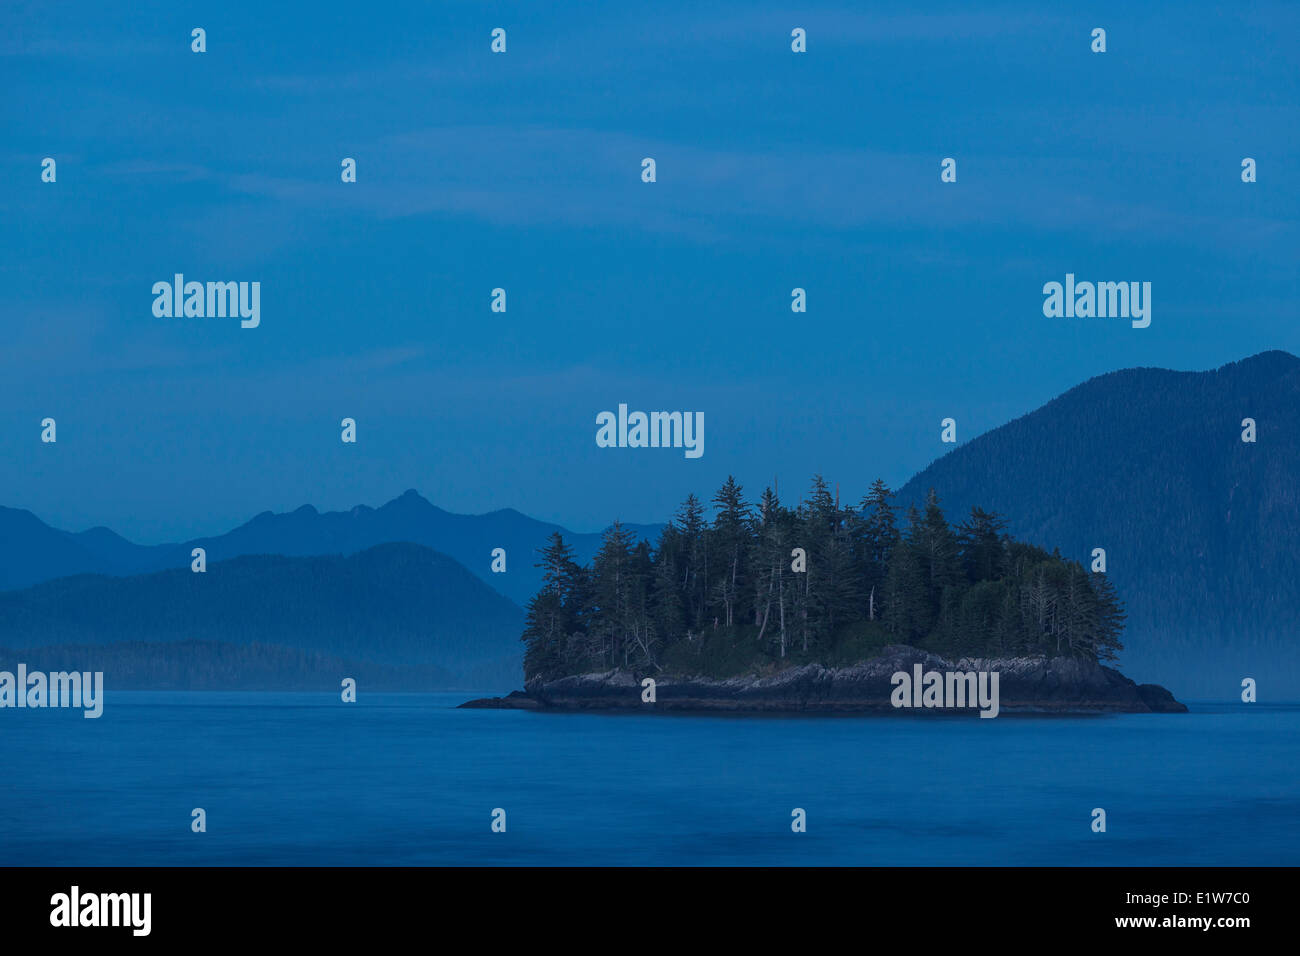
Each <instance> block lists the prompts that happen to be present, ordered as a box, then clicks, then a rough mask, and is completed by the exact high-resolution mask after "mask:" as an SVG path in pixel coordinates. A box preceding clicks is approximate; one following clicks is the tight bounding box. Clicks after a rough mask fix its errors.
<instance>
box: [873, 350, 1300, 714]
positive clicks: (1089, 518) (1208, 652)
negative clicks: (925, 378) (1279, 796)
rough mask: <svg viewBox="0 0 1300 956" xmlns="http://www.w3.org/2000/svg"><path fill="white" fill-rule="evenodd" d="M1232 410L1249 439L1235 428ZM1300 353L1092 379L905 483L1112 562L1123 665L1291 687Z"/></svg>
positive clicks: (1181, 681) (1206, 682) (908, 497)
mask: <svg viewBox="0 0 1300 956" xmlns="http://www.w3.org/2000/svg"><path fill="white" fill-rule="evenodd" d="M1244 418H1253V419H1255V421H1256V425H1257V441H1256V442H1255V443H1253V444H1252V443H1246V442H1243V441H1242V440H1241V436H1242V425H1241V422H1242V420H1243V419H1244ZM1298 429H1300V358H1296V357H1295V356H1294V355H1291V354H1289V353H1286V352H1276V351H1275V352H1265V353H1261V354H1259V355H1256V356H1253V357H1251V358H1248V359H1243V360H1242V361H1239V362H1233V363H1230V364H1228V365H1224V366H1223V367H1221V368H1219V369H1216V370H1213V371H1208V372H1175V371H1169V370H1167V369H1154V368H1137V369H1125V370H1122V371H1118V372H1112V373H1109V374H1107V375H1102V376H1098V377H1097V378H1093V379H1091V380H1089V381H1087V382H1085V383H1083V384H1081V385H1079V386H1076V387H1075V388H1072V389H1070V390H1069V391H1068V392H1065V393H1064V394H1063V395H1061V396H1059V397H1058V398H1056V399H1053V400H1052V401H1050V402H1048V403H1047V404H1045V405H1044V406H1042V407H1041V408H1039V409H1037V410H1035V411H1033V412H1030V413H1029V414H1027V415H1024V416H1022V417H1020V418H1017V419H1015V420H1014V421H1011V422H1009V423H1007V424H1006V425H1003V426H1001V427H999V428H995V429H993V430H992V431H990V432H987V433H985V434H984V435H981V436H979V437H978V438H975V439H973V440H972V441H970V442H969V443H967V444H965V445H960V446H958V447H957V448H955V449H954V450H953V451H951V452H949V453H948V454H947V455H945V456H944V457H942V458H940V459H938V460H937V461H935V462H934V463H932V464H931V465H930V466H929V467H928V468H926V469H924V470H923V471H921V472H920V473H919V474H917V475H916V476H915V477H914V478H912V479H911V481H909V482H908V483H907V484H906V485H904V486H903V488H902V489H901V490H900V491H899V494H898V501H899V503H900V505H903V506H906V505H907V504H909V503H912V502H918V503H919V502H921V501H922V500H923V499H924V495H925V493H926V491H928V489H930V488H932V487H933V488H935V489H936V490H937V491H938V493H939V496H940V498H941V499H942V501H943V506H944V509H945V511H946V512H947V513H948V514H950V515H952V516H959V515H962V514H964V513H966V512H967V511H968V510H969V508H970V506H971V505H972V504H980V505H982V506H984V507H989V508H993V509H995V510H997V511H999V512H1001V513H1002V514H1003V515H1005V517H1006V518H1007V520H1008V531H1010V532H1011V533H1012V534H1014V535H1016V536H1017V537H1019V538H1023V539H1024V540H1027V541H1030V542H1034V543H1039V544H1042V545H1045V546H1053V545H1056V546H1059V547H1060V549H1061V552H1062V554H1063V555H1065V556H1066V557H1068V558H1074V559H1077V560H1080V561H1083V562H1084V564H1085V566H1088V565H1089V564H1090V563H1091V552H1092V549H1093V548H1097V547H1101V548H1105V549H1106V559H1107V572H1108V574H1109V575H1110V577H1111V579H1112V580H1113V581H1114V583H1115V585H1116V587H1117V589H1118V591H1119V593H1120V595H1121V597H1122V598H1123V599H1124V601H1125V603H1126V605H1127V607H1128V614H1129V617H1128V627H1127V630H1126V633H1125V637H1124V643H1125V645H1126V651H1125V652H1124V654H1123V655H1121V665H1122V666H1123V667H1124V669H1125V671H1126V672H1127V673H1129V674H1130V676H1133V677H1138V678H1139V679H1152V680H1160V681H1161V682H1162V683H1165V684H1167V685H1168V686H1170V687H1171V688H1172V689H1173V690H1174V691H1175V693H1179V694H1181V695H1188V694H1192V695H1196V694H1204V695H1212V696H1220V697H1221V696H1226V695H1229V694H1231V693H1232V688H1233V687H1235V686H1238V685H1239V684H1240V679H1241V678H1242V677H1247V676H1249V677H1254V678H1256V679H1257V680H1266V681H1272V685H1273V686H1272V690H1273V692H1274V693H1278V692H1282V691H1285V692H1286V693H1290V694H1294V692H1295V691H1296V690H1297V689H1300V660H1298V658H1300V643H1298V642H1297V641H1296V639H1295V632H1296V627H1297V623H1296V622H1297V621H1298V620H1300V573H1297V572H1300V489H1298V488H1297V476H1300V437H1298V435H1300V432H1298Z"/></svg>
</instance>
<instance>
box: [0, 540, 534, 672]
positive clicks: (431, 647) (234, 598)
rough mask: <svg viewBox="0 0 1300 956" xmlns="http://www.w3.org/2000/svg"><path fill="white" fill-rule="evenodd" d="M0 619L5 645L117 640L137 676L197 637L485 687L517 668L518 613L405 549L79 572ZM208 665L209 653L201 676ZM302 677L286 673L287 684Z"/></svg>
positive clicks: (439, 558)
mask: <svg viewBox="0 0 1300 956" xmlns="http://www.w3.org/2000/svg"><path fill="white" fill-rule="evenodd" d="M0 621H3V622H4V624H3V629H2V635H3V636H2V637H0V646H3V647H6V648H10V649H17V648H43V649H45V650H46V651H47V652H49V651H50V648H51V646H56V645H65V646H68V645H76V646H87V645H90V646H100V647H110V646H111V647H116V648H118V650H119V652H120V656H119V658H118V661H119V663H121V664H122V666H123V668H124V671H128V672H136V671H140V670H144V671H146V672H147V671H150V670H151V669H153V670H158V669H159V668H162V670H164V671H165V670H166V667H165V666H164V665H163V664H160V663H159V662H160V661H162V660H164V659H165V658H166V657H167V654H168V652H166V651H164V650H162V649H160V646H161V645H169V644H175V643H178V642H200V643H202V644H204V645H205V646H206V648H207V649H208V650H211V651H212V653H214V654H218V655H220V654H226V653H228V652H227V651H226V650H224V648H229V647H231V646H237V647H243V648H251V647H254V646H260V647H263V648H278V649H280V650H279V651H277V652H275V653H276V654H277V655H279V656H284V652H288V651H292V652H295V653H296V652H302V653H307V654H314V655H323V656H324V657H326V658H330V659H331V660H337V661H346V662H354V663H355V664H360V665H366V666H367V667H369V668H370V669H371V671H372V672H373V673H374V674H376V675H382V676H384V678H385V679H386V680H387V678H388V677H389V676H391V674H392V673H393V671H394V670H395V669H399V668H414V669H417V670H419V671H420V672H421V673H422V674H423V675H424V676H425V678H426V679H429V680H437V681H438V682H439V683H441V684H444V685H445V684H446V683H448V682H450V681H453V680H458V683H459V684H460V686H467V685H468V684H469V683H471V682H472V681H471V680H470V678H473V679H474V680H476V681H477V682H478V683H479V684H480V686H481V685H482V683H483V681H484V680H485V679H486V678H487V677H489V676H490V675H493V674H500V675H502V676H504V674H505V673H506V672H507V670H508V669H510V668H513V670H514V671H515V672H517V670H518V666H519V660H520V657H521V648H520V645H519V632H520V630H521V629H522V626H523V614H522V612H521V611H520V609H519V608H518V607H517V606H516V605H515V604H513V603H512V602H511V601H509V600H508V599H507V598H505V597H502V596H501V595H499V594H497V593H496V592H494V591H492V590H491V589H490V588H488V587H487V586H486V585H484V584H483V583H482V582H480V581H478V580H477V579H476V578H475V577H474V576H473V575H471V574H470V573H469V572H468V571H467V570H466V569H465V568H463V567H462V566H461V565H460V564H459V563H457V562H456V561H454V560H453V559H451V558H449V557H448V556H446V555H444V554H439V553H438V552H435V551H431V550H430V549H428V548H425V547H422V546H420V545H414V544H409V543H396V544H385V545H379V546H377V547H374V548H371V549H368V550H366V551H363V552H359V553H357V554H353V555H350V556H346V557H344V556H339V555H328V556H309V557H292V556H283V555H248V556H243V557H239V558H234V559H231V560H230V561H223V562H216V563H214V564H209V565H208V569H207V571H206V573H203V574H196V573H194V572H192V571H191V570H190V568H189V567H188V565H187V566H186V567H184V568H183V569H171V570H167V571H159V572H154V573H152V574H146V575H137V576H133V577H124V578H115V577H108V576H104V575H76V576H73V577H67V578H61V579H58V580H55V581H50V582H46V583H43V584H40V585H37V586H35V587H33V588H29V589H27V590H24V591H11V592H6V593H3V594H0ZM135 645H154V650H152V651H146V650H143V649H141V648H140V647H136V648H135V649H134V650H131V648H130V647H129V646H135ZM213 649H215V650H213ZM46 656H48V654H47V655H46ZM92 656H93V655H92ZM236 656H239V657H240V662H239V667H240V668H242V669H243V671H244V672H247V673H257V672H258V668H259V665H258V659H259V658H258V655H251V654H250V653H248V652H247V651H245V652H241V654H239V655H236ZM266 656H267V655H266V654H263V655H261V657H266ZM292 656H293V655H292V654H290V655H289V657H292ZM289 657H286V659H289ZM277 659H278V657H277ZM295 659H296V658H295ZM28 663H29V664H31V665H32V666H38V664H39V662H37V661H28ZM87 666H89V665H82V666H80V667H79V669H82V670H84V669H86V667H87ZM213 666H214V665H213V662H212V660H210V659H208V658H205V659H202V660H198V661H196V662H195V666H194V670H195V672H201V671H204V670H205V669H210V668H211V667H213ZM316 669H318V670H319V668H316ZM353 669H355V667H354V668H353ZM263 670H264V668H263ZM444 675H445V679H444ZM300 676H301V675H295V674H289V673H286V674H285V681H286V682H287V683H288V684H296V682H297V680H298V678H299V677H300ZM339 676H340V677H342V676H356V675H355V674H341V675H339ZM494 683H495V681H494Z"/></svg>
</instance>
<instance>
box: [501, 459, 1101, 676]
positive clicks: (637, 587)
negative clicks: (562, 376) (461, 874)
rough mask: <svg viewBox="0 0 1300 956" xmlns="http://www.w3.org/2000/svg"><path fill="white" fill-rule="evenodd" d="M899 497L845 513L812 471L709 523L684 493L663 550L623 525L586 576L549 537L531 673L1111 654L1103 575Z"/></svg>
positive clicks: (732, 494)
mask: <svg viewBox="0 0 1300 956" xmlns="http://www.w3.org/2000/svg"><path fill="white" fill-rule="evenodd" d="M892 497H893V493H892V492H891V491H890V490H889V488H888V487H886V485H885V483H884V482H883V481H879V480H877V481H876V482H875V483H874V484H873V485H872V486H871V490H870V491H869V492H868V493H867V495H866V496H865V497H864V498H863V500H862V502H861V504H860V506H858V507H857V508H854V507H851V506H849V507H843V508H841V507H840V506H839V502H838V493H835V494H832V492H831V490H830V488H829V487H828V485H827V483H826V482H825V481H824V480H823V479H822V478H821V476H818V477H816V478H814V479H813V483H812V489H811V491H810V492H809V494H808V496H807V498H806V499H805V500H804V501H802V502H800V503H799V504H798V505H796V506H795V507H793V508H789V507H786V506H785V505H783V504H782V503H781V501H780V500H779V499H778V497H777V495H776V493H775V492H773V491H772V490H771V489H770V488H769V489H767V490H766V491H764V492H763V495H762V497H761V499H760V500H759V501H758V503H757V504H750V503H747V502H746V501H745V499H744V496H743V494H742V489H741V487H740V485H738V484H737V483H736V481H735V480H734V479H733V478H728V479H727V481H726V483H725V484H724V485H723V486H722V488H721V489H720V490H719V491H718V493H717V494H716V495H714V496H713V500H712V512H713V514H712V517H711V519H710V517H709V515H708V514H707V513H706V509H705V506H704V505H703V504H702V503H701V502H700V501H699V499H698V498H696V497H695V496H694V495H691V496H690V497H688V498H687V499H686V502H685V503H684V504H683V505H682V507H681V509H680V510H679V511H678V513H677V514H676V516H674V517H673V519H672V520H671V521H670V522H669V523H668V524H667V526H666V527H665V528H664V529H663V532H662V534H661V535H660V537H659V541H658V543H657V544H656V545H655V546H653V547H652V546H651V545H650V544H649V542H646V541H643V540H638V539H637V538H636V536H635V535H634V534H633V533H632V532H631V531H629V530H627V529H625V528H623V527H622V526H621V525H620V524H618V523H615V524H614V525H613V526H612V527H610V528H609V529H608V530H607V531H606V532H605V534H604V540H603V542H602V545H601V548H600V550H599V552H598V553H597V554H596V556H595V558H594V559H593V561H592V563H591V565H590V566H589V567H583V566H581V565H579V564H578V563H577V562H576V561H575V560H574V557H573V552H572V551H571V550H570V548H569V547H568V545H566V544H565V543H564V540H563V537H562V536H561V535H560V534H559V533H555V534H552V535H551V538H550V542H549V544H548V546H547V547H546V548H544V549H543V550H542V551H541V552H540V554H541V561H540V563H539V564H538V567H540V568H541V569H542V570H543V572H544V584H543V587H542V589H541V591H539V592H538V593H537V595H536V596H535V597H533V599H532V600H531V601H530V602H529V605H528V617H527V624H526V627H525V630H524V634H523V641H524V644H525V648H526V650H525V655H524V672H525V677H526V678H527V679H531V678H534V677H541V678H546V679H551V678H556V677H561V676H566V675H570V674H579V673H588V672H591V671H601V670H608V669H610V668H613V667H623V668H630V669H632V670H635V671H637V672H639V673H651V674H653V673H659V672H670V673H689V674H703V675H708V676H715V677H721V676H728V675H732V674H738V673H745V672H754V671H765V670H766V671H770V670H773V669H776V668H779V667H781V666H784V665H788V664H798V663H806V662H811V661H817V662H819V663H822V664H826V665H828V666H835V665H839V666H842V665H845V664H849V663H852V662H854V661H856V660H861V659H864V658H866V657H870V656H872V655H873V653H875V652H877V651H878V650H879V649H880V648H881V647H883V646H885V645H886V644H911V645H913V646H916V647H920V648H924V649H927V650H932V651H935V652H938V653H943V654H949V655H954V654H955V655H973V656H979V655H984V656H993V655H997V656H1005V655H1022V654H1035V655H1046V656H1049V657H1055V656H1062V655H1070V656H1079V657H1084V658H1088V659H1091V660H1113V659H1114V658H1115V656H1116V652H1117V651H1118V650H1120V648H1121V646H1122V645H1121V644H1120V640H1119V638H1120V633H1121V631H1122V630H1123V622H1124V610H1123V608H1122V605H1121V603H1120V601H1119V600H1118V598H1117V597H1116V594H1115V592H1114V589H1113V587H1112V586H1111V584H1110V582H1109V581H1107V579H1106V577H1105V575H1104V574H1090V573H1089V572H1087V571H1085V570H1084V568H1083V567H1082V566H1081V565H1080V564H1079V563H1078V562H1076V561H1067V560H1066V559H1064V558H1062V557H1061V556H1060V554H1059V553H1055V552H1053V553H1051V554H1049V553H1048V552H1046V551H1044V550H1043V549H1041V548H1038V547H1035V546H1033V545H1029V544H1025V543H1023V542H1019V541H1014V540H1012V539H1011V538H1010V536H1008V535H1007V534H1006V533H1005V531H1004V527H1005V524H1004V522H1003V520H1002V519H1001V518H1000V517H999V516H998V515H997V514H994V513H992V512H987V511H984V510H982V509H980V508H972V509H971V513H970V516H969V518H967V519H966V520H965V521H964V522H962V523H961V524H958V525H956V526H953V525H950V524H949V522H948V521H947V519H946V518H945V517H944V514H943V511H942V510H941V508H940V506H939V500H938V498H937V496H936V495H935V493H934V492H933V491H931V492H930V494H929V496H928V499H927V501H926V504H925V507H924V508H922V509H918V508H916V507H915V506H913V507H910V508H908V509H907V511H906V513H904V514H903V515H901V516H899V515H897V514H896V513H895V510H894V508H893V506H892V504H891V498H892ZM900 517H901V520H900ZM795 549H802V554H801V553H800V552H799V551H796V550H795Z"/></svg>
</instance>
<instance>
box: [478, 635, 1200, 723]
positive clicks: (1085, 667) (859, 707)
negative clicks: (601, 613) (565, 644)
mask: <svg viewBox="0 0 1300 956" xmlns="http://www.w3.org/2000/svg"><path fill="white" fill-rule="evenodd" d="M917 665H920V671H915V669H916V667H917ZM900 671H901V672H904V673H907V674H912V673H913V672H917V673H919V672H922V671H923V672H932V671H937V672H939V673H941V674H943V673H948V672H985V673H997V674H998V685H997V686H998V696H999V698H1000V699H999V701H998V708H997V710H998V712H1000V713H1003V714H1007V713H1011V714H1016V713H1019V714H1048V713H1050V714H1101V713H1186V711H1187V707H1186V706H1185V705H1183V704H1181V703H1179V702H1178V701H1177V700H1175V699H1174V696H1173V695H1172V694H1171V693H1170V692H1169V691H1167V690H1166V689H1165V688H1163V687H1161V686H1160V685H1158V684H1137V683H1135V682H1133V681H1131V680H1129V679H1128V678H1127V677H1125V676H1124V675H1123V674H1121V673H1120V672H1119V671H1117V670H1115V669H1113V668H1110V667H1106V666H1104V665H1101V664H1096V663H1090V662H1086V661H1080V660H1076V659H1073V658H1042V657H1012V658H961V659H959V660H956V661H948V660H945V659H944V658H942V657H939V656H938V655H936V654H931V653H929V652H927V651H922V650H918V649H917V648H914V647H908V646H905V645H891V646H889V647H886V648H884V650H883V652H882V654H881V656H879V657H875V658H871V659H870V660H866V661H862V662H860V663H857V664H854V665H852V666H849V667H841V668H827V667H822V666H821V665H818V664H808V665H804V666H802V667H792V668H789V669H787V670H784V671H781V672H779V673H777V674H775V675H773V676H770V677H731V678H727V679H725V680H713V679H709V678H704V677H674V676H669V675H663V674H640V673H633V672H630V671H625V670H621V669H618V670H611V671H606V672H604V673H592V674H581V675H578V676H574V677H564V678H561V679H559V680H552V681H542V680H538V679H534V680H530V681H528V682H527V683H526V684H525V685H524V689H523V690H522V691H514V692H512V693H511V694H509V695H507V696H505V697H488V698H482V699H479V700H471V701H467V702H465V703H463V704H461V705H460V706H461V707H467V708H493V709H508V710H552V711H577V710H618V711H632V710H643V711H644V710H669V711H688V712H689V711H695V712H709V711H713V712H730V713H845V714H849V713H852V714H870V713H879V714H945V713H948V714H951V713H954V711H953V710H952V709H950V708H946V707H934V708H930V707H926V708H914V707H895V706H894V705H893V704H892V703H891V695H893V694H894V691H895V684H894V683H893V681H892V677H893V675H894V674H896V673H898V672H900ZM646 677H652V678H653V679H654V682H655V685H654V693H655V701H654V703H647V702H645V701H643V700H642V696H643V687H642V681H643V679H645V678H646ZM917 700H918V702H919V692H918V698H917ZM957 712H963V711H957ZM964 713H967V714H968V715H971V716H973V715H974V713H975V711H974V710H973V709H970V708H969V707H968V709H967V710H966V711H964Z"/></svg>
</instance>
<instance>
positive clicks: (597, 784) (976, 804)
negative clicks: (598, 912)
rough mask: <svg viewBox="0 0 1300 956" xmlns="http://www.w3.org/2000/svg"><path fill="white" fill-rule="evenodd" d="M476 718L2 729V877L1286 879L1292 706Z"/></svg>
mask: <svg viewBox="0 0 1300 956" xmlns="http://www.w3.org/2000/svg"><path fill="white" fill-rule="evenodd" d="M473 696H475V695H474V694H470V693H463V694H367V693H364V691H363V692H362V693H361V694H360V699H359V700H358V702H357V703H354V704H344V703H342V702H340V700H339V698H338V696H337V695H336V694H258V693H162V692H159V693H144V692H140V693H125V692H118V693H111V692H109V693H108V694H107V696H106V704H105V709H104V715H103V716H102V717H101V718H100V719H98V720H86V719H84V718H83V717H82V716H81V712H80V711H78V710H3V711H0V774H3V779H2V780H0V864H3V865H92V866H93V865H147V864H161V865H182V866H183V865H237V864H252V865H258V864H285V865H390V864H398V865H426V864H469V865H511V864H556V865H583V864H599V865H640V864H652V865H661V864H674V865H708V864H762V865H784V864H811V865H824V864H832V865H857V864H865V865H926V864H988V865H1014V864H1046V865H1070V866H1075V865H1078V866H1093V865H1166V864H1167V865H1295V864H1297V863H1300V706H1294V705H1292V706H1269V705H1265V704H1241V703H1199V704H1198V703H1192V704H1190V705H1189V706H1190V707H1191V708H1192V713H1190V714H1185V715H1178V714H1153V715H1145V714H1144V715H1116V716H1104V717H1016V716H1010V715H1003V716H1001V717H999V718H997V719H994V720H981V719H979V718H975V717H971V716H962V717H933V716H931V717H908V716H898V717H772V716H762V717H753V716H746V717H736V716H717V717H714V716H680V715H669V714H659V715H653V714H628V715H605V714H538V713H528V712H522V711H494V710H456V709H454V708H455V705H456V704H458V703H461V702H462V701H464V700H467V699H469V698H471V697H473ZM196 807H202V808H203V809H204V810H206V812H207V832H206V833H194V832H191V829H190V824H191V811H192V810H193V809H194V808H196ZM1094 807H1101V808H1104V809H1105V810H1106V814H1107V829H1106V832H1105V833H1094V832H1092V829H1091V820H1092V810H1093V808H1094ZM495 808H502V809H504V810H505V811H506V832H504V833H494V832H492V829H491V821H492V811H493V810H494V809H495ZM794 808H802V809H803V810H805V811H806V813H807V832H805V833H794V832H792V831H791V826H790V824H791V819H792V817H791V811H792V810H793V809H794Z"/></svg>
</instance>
